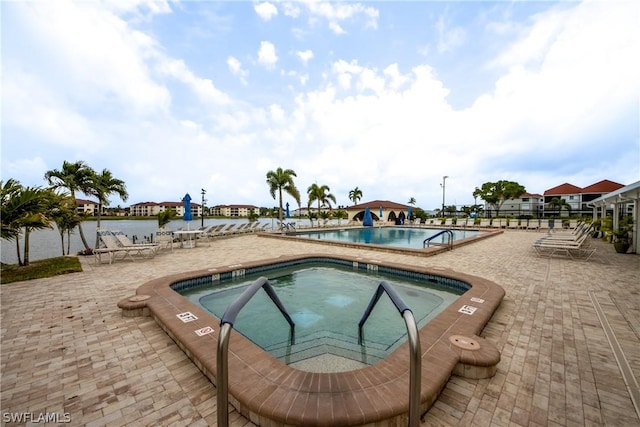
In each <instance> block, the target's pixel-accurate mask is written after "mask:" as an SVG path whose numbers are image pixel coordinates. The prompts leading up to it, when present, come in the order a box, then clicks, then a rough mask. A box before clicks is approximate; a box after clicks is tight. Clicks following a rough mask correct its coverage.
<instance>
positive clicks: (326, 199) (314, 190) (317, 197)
mask: <svg viewBox="0 0 640 427" xmlns="http://www.w3.org/2000/svg"><path fill="white" fill-rule="evenodd" d="M329 191H331V189H330V188H329V186H328V185H318V184H316V183H313V184H311V185H310V186H309V188H307V195H308V196H309V204H308V206H311V204H312V203H313V202H316V201H317V202H318V213H320V208H321V207H322V206H329V210H331V202H333V203H335V202H336V196H334V195H333V194H331V193H330V192H329Z"/></svg>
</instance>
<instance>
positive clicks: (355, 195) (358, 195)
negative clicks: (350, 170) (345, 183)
mask: <svg viewBox="0 0 640 427" xmlns="http://www.w3.org/2000/svg"><path fill="white" fill-rule="evenodd" d="M360 199H362V190H360V189H359V188H358V187H356V188H354V189H353V190H351V191H349V200H351V201H352V202H353V204H354V205H357V204H358V200H360Z"/></svg>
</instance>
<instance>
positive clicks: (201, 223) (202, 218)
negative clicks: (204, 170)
mask: <svg viewBox="0 0 640 427" xmlns="http://www.w3.org/2000/svg"><path fill="white" fill-rule="evenodd" d="M200 194H202V217H201V218H200V226H201V227H204V202H206V200H205V198H204V195H205V194H207V192H206V190H205V189H204V188H203V189H202V192H201V193H200Z"/></svg>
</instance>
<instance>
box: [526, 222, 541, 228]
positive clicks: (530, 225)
mask: <svg viewBox="0 0 640 427" xmlns="http://www.w3.org/2000/svg"><path fill="white" fill-rule="evenodd" d="M539 228H540V220H537V219H530V220H529V222H528V223H527V230H537V229H539Z"/></svg>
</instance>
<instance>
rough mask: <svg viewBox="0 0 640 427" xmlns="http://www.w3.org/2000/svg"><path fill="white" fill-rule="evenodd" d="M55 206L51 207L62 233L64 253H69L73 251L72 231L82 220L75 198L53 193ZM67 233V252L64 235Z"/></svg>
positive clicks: (61, 240) (52, 215) (61, 242)
mask: <svg viewBox="0 0 640 427" xmlns="http://www.w3.org/2000/svg"><path fill="white" fill-rule="evenodd" d="M52 203H53V208H52V209H51V217H52V219H53V221H54V222H55V223H56V227H57V228H58V232H59V233H60V245H61V247H62V255H63V256H64V255H65V254H66V255H69V252H70V251H71V232H72V231H73V229H74V228H76V227H77V226H78V224H79V223H80V222H81V221H82V218H80V215H78V209H77V208H76V206H75V205H74V204H73V200H72V199H71V197H69V195H67V194H55V193H54V195H53V200H52ZM65 234H66V235H67V250H66V253H65V247H64V236H65Z"/></svg>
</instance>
